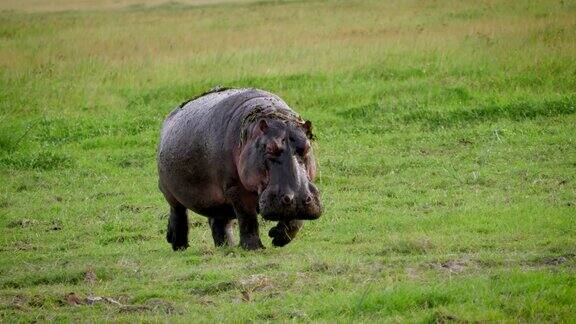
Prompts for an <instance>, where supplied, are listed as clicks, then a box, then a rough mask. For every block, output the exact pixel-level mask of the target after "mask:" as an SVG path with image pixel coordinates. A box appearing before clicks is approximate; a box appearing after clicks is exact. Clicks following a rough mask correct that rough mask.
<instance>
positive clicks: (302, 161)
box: [238, 111, 323, 220]
mask: <svg viewBox="0 0 576 324" xmlns="http://www.w3.org/2000/svg"><path fill="white" fill-rule="evenodd" d="M279 116H280V118H278V117H279ZM286 116H288V117H290V118H287V117H286ZM294 116H296V117H295V118H294ZM245 132H246V134H244V137H245V139H244V140H243V144H242V148H241V152H240V156H239V163H238V164H239V165H238V167H239V175H240V180H241V181H242V183H243V185H244V186H245V187H246V188H247V189H248V190H250V191H253V192H257V193H258V209H259V211H260V214H261V215H262V217H264V219H268V220H291V219H316V218H318V217H320V215H321V214H322V209H323V208H322V204H321V202H320V196H319V192H318V189H317V188H316V186H315V185H314V184H313V183H312V181H313V180H314V178H315V177H316V161H315V159H314V155H313V153H312V146H311V140H312V138H313V136H312V124H311V123H310V122H309V121H306V122H303V121H302V119H300V117H298V116H297V115H295V114H294V113H293V112H291V111H290V113H289V114H288V115H282V114H275V116H270V115H261V116H259V117H258V118H255V120H253V121H252V122H251V123H250V125H248V126H247V127H246V130H245Z"/></svg>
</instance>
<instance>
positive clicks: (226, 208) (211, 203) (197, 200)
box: [158, 88, 323, 250]
mask: <svg viewBox="0 0 576 324" xmlns="http://www.w3.org/2000/svg"><path fill="white" fill-rule="evenodd" d="M312 138H313V135H312V124H311V123H310V122H309V121H306V122H304V121H303V120H302V119H301V118H300V116H299V115H298V114H297V113H296V112H294V111H293V110H292V109H291V108H290V107H288V105H287V104H286V103H285V102H284V101H283V100H282V99H280V98H279V97H277V96H276V95H274V94H272V93H269V92H266V91H263V90H258V89H223V88H218V89H213V90H211V91H209V92H207V93H204V94H202V95H201V96H199V97H197V98H194V99H192V100H190V101H188V102H185V103H183V104H182V105H180V106H179V107H178V108H176V109H175V110H174V111H172V113H170V114H169V115H168V117H167V118H166V120H165V121H164V125H163V127H162V134H161V138H160V145H159V148H158V174H159V187H160V190H161V191H162V193H163V194H164V197H165V198H166V201H167V202H168V204H169V205H170V217H169V221H168V231H167V234H166V239H167V240H168V242H169V243H171V245H172V248H173V249H174V250H180V249H186V248H187V247H188V215H187V210H192V211H194V212H195V213H198V214H200V215H204V216H206V217H208V223H209V225H210V229H211V231H212V237H213V238H214V243H215V245H217V246H220V245H225V244H227V245H234V244H235V239H234V235H233V233H232V232H233V224H234V222H235V220H236V219H237V221H238V227H239V232H240V246H242V247H243V248H245V249H248V250H253V249H259V248H263V247H264V246H263V245H262V242H261V240H260V236H259V230H258V214H261V215H262V217H263V218H264V219H267V220H272V221H277V222H278V223H277V224H276V225H275V226H274V227H273V228H272V229H271V230H270V232H269V233H268V235H269V236H270V237H271V238H272V244H273V245H275V246H284V245H286V244H288V243H289V242H290V241H291V240H292V239H293V238H294V237H295V236H296V233H297V232H298V231H299V230H300V228H301V227H302V224H303V220H312V219H316V218H318V217H320V215H321V214H322V210H323V207H322V203H321V202H320V194H319V192H318V189H317V188H316V186H315V185H314V184H313V180H314V178H315V177H316V161H315V159H314V155H313V152H312V146H311V141H312Z"/></svg>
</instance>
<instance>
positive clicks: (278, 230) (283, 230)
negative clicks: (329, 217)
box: [268, 219, 304, 246]
mask: <svg viewBox="0 0 576 324" xmlns="http://www.w3.org/2000/svg"><path fill="white" fill-rule="evenodd" d="M302 225H304V221H302V220H300V219H295V220H291V221H281V222H278V224H277V225H276V226H274V227H272V228H271V229H270V231H269V232H268V236H270V237H271V238H272V244H273V245H274V246H284V245H286V244H288V243H290V241H292V239H294V238H295V237H296V234H297V233H298V231H299V230H300V228H302Z"/></svg>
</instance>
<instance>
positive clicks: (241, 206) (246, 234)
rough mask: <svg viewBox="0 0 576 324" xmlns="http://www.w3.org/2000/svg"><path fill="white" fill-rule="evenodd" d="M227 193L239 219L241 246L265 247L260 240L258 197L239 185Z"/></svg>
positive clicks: (247, 248) (248, 248) (256, 248)
mask: <svg viewBox="0 0 576 324" xmlns="http://www.w3.org/2000/svg"><path fill="white" fill-rule="evenodd" d="M226 195H227V197H228V199H230V201H231V202H232V206H233V207H234V212H235V213H236V218H237V219H238V227H239V229H240V246H241V247H242V248H244V249H246V250H259V249H264V245H263V244H262V241H261V240H260V233H259V228H258V213H257V211H256V206H257V204H258V197H257V196H255V195H253V194H251V193H249V192H247V191H245V190H242V189H240V188H238V187H232V188H230V189H228V190H227V191H226Z"/></svg>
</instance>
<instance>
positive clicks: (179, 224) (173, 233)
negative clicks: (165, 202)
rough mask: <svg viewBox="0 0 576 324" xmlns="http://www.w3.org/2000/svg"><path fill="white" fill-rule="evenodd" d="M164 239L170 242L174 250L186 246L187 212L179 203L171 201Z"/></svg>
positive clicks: (183, 248) (184, 248) (182, 248)
mask: <svg viewBox="0 0 576 324" xmlns="http://www.w3.org/2000/svg"><path fill="white" fill-rule="evenodd" d="M166 240H167V241H168V243H171V244H172V249H173V250H174V251H178V250H186V248H187V247H188V214H187V213H186V207H184V206H183V205H181V204H179V203H171V206H170V219H169V220H168V231H167V232H166Z"/></svg>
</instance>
